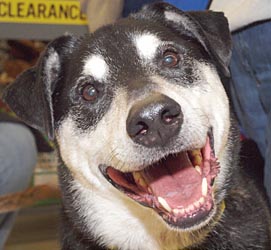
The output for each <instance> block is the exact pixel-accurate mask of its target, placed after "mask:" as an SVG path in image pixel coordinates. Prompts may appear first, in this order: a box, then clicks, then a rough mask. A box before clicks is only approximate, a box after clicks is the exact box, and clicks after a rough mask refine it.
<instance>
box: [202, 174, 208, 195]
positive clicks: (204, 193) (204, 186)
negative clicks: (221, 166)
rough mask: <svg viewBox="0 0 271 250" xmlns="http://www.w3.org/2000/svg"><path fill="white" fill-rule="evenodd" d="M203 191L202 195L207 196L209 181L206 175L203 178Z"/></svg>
mask: <svg viewBox="0 0 271 250" xmlns="http://www.w3.org/2000/svg"><path fill="white" fill-rule="evenodd" d="M201 192H202V196H206V195H207V192H208V183H207V179H206V178H205V177H204V178H203V179H202V183H201Z"/></svg>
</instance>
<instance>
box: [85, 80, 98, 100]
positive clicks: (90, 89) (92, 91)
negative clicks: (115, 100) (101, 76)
mask: <svg viewBox="0 0 271 250" xmlns="http://www.w3.org/2000/svg"><path fill="white" fill-rule="evenodd" d="M98 94H99V91H98V90H97V89H96V88H95V87H94V86H93V85H91V84H90V85H87V86H85V87H84V88H83V91H82V96H83V98H84V99H85V100H86V101H89V102H94V101H95V100H96V99H97V97H98Z"/></svg>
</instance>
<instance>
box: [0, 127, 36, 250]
mask: <svg viewBox="0 0 271 250" xmlns="http://www.w3.org/2000/svg"><path fill="white" fill-rule="evenodd" d="M36 160H37V149H36V144H35V139H34V137H33V135H32V133H31V131H30V130H29V129H28V128H27V127H26V126H23V125H21V124H15V123H5V122H0V195H4V194H8V193H12V192H18V191H22V190H23V189H25V188H27V186H28V184H29V182H30V180H31V176H32V173H33V169H34V166H35V164H36ZM15 217H16V213H7V214H0V250H2V249H3V247H4V244H5V241H6V240H7V237H8V235H9V233H10V230H11V228H12V225H13V223H14V220H15Z"/></svg>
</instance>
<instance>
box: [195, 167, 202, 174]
mask: <svg viewBox="0 0 271 250" xmlns="http://www.w3.org/2000/svg"><path fill="white" fill-rule="evenodd" d="M195 169H196V170H197V172H198V173H199V174H200V175H201V168H200V166H198V165H196V166H195Z"/></svg>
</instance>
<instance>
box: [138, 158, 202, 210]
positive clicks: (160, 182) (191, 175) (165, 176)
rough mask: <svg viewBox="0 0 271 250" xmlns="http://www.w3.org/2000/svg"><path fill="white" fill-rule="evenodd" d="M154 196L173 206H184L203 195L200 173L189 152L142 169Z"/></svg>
mask: <svg viewBox="0 0 271 250" xmlns="http://www.w3.org/2000/svg"><path fill="white" fill-rule="evenodd" d="M142 175H143V176H144V179H145V181H146V183H147V184H148V186H149V187H150V188H151V190H152V193H153V195H154V196H156V197H157V199H158V197H161V198H163V199H164V200H165V201H166V202H167V203H168V205H169V206H170V207H171V208H183V207H187V206H189V205H190V204H193V202H194V201H196V200H198V199H199V198H200V197H201V181H202V178H201V176H200V174H199V173H198V172H197V171H196V170H195V168H194V167H193V165H192V164H191V162H190V160H189V158H188V155H187V153H182V154H179V155H178V156H176V157H173V156H172V157H168V158H167V160H164V161H162V162H160V163H157V164H155V165H153V166H152V167H149V168H148V169H145V170H143V171H142Z"/></svg>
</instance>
